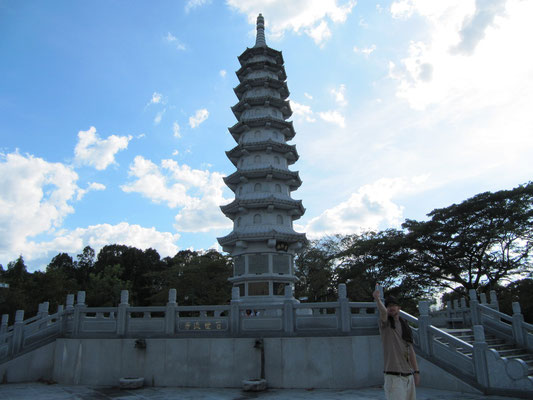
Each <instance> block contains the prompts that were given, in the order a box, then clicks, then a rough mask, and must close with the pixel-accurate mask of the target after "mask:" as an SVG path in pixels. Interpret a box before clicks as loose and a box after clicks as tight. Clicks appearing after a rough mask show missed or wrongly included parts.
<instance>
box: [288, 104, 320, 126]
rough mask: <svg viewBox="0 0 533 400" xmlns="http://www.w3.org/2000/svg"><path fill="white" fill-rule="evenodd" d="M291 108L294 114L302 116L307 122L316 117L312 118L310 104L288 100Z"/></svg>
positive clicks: (312, 120)
mask: <svg viewBox="0 0 533 400" xmlns="http://www.w3.org/2000/svg"><path fill="white" fill-rule="evenodd" d="M290 104H291V109H292V111H293V113H294V115H296V116H298V117H302V118H304V119H305V120H306V121H307V122H315V121H316V119H315V118H313V111H312V110H311V107H310V106H306V105H304V104H300V103H297V102H295V101H294V100H290Z"/></svg>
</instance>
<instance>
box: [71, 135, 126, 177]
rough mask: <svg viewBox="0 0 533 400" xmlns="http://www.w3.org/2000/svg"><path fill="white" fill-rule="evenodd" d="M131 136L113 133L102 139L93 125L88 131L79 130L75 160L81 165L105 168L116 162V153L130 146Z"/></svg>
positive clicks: (98, 168)
mask: <svg viewBox="0 0 533 400" xmlns="http://www.w3.org/2000/svg"><path fill="white" fill-rule="evenodd" d="M131 139H132V137H131V136H116V135H111V136H109V137H108V138H107V139H100V137H99V136H98V134H97V133H96V128H95V127H94V126H91V127H90V128H89V130H88V131H79V132H78V143H77V144H76V147H75V149H74V155H75V162H76V163H77V164H79V165H90V166H92V167H94V168H96V169H97V170H100V171H101V170H104V169H106V168H107V167H108V166H109V165H110V164H114V163H115V155H116V154H117V153H118V152H119V151H121V150H124V149H127V148H128V143H129V141H130V140H131Z"/></svg>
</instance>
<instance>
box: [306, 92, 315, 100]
mask: <svg viewBox="0 0 533 400" xmlns="http://www.w3.org/2000/svg"><path fill="white" fill-rule="evenodd" d="M304 96H305V97H307V98H308V99H309V100H313V96H311V95H310V94H309V93H307V92H304Z"/></svg>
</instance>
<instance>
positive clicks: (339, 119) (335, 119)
mask: <svg viewBox="0 0 533 400" xmlns="http://www.w3.org/2000/svg"><path fill="white" fill-rule="evenodd" d="M318 115H319V116H320V118H322V119H323V120H324V121H326V122H330V123H332V124H336V125H338V126H340V127H341V128H344V127H345V126H346V122H345V120H344V116H343V115H342V114H341V113H340V112H338V111H336V110H333V111H324V112H319V113H318Z"/></svg>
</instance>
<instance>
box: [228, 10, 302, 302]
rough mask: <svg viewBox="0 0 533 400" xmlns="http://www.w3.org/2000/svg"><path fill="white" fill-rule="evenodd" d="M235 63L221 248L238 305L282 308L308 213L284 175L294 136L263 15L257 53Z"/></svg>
mask: <svg viewBox="0 0 533 400" xmlns="http://www.w3.org/2000/svg"><path fill="white" fill-rule="evenodd" d="M238 59H239V63H240V65H241V68H240V69H239V70H238V71H237V72H236V74H237V77H238V79H239V84H238V85H237V87H235V88H234V91H235V94H236V95H237V98H238V100H239V102H238V103H237V104H236V105H235V106H233V107H232V108H231V110H232V111H233V113H234V114H235V117H236V118H237V121H238V122H237V123H236V124H235V125H234V126H232V127H231V128H229V132H230V133H231V135H232V136H233V138H234V139H235V142H237V145H236V146H235V147H234V148H233V149H231V150H229V151H227V152H226V155H227V156H228V158H229V159H230V161H231V162H232V163H233V164H234V165H235V167H236V168H237V170H236V171H235V172H234V173H233V174H231V175H229V176H227V177H226V178H224V182H225V184H226V185H227V186H228V187H229V188H230V189H231V190H232V191H233V192H234V193H235V200H233V201H232V202H231V203H230V204H227V205H224V206H222V207H221V209H222V212H223V213H224V214H225V215H226V217H228V218H229V219H231V220H232V221H233V231H232V232H231V233H230V234H229V235H227V236H224V237H221V238H218V242H219V244H220V245H221V246H222V248H223V250H224V251H226V252H228V253H229V254H230V256H231V257H232V259H233V276H232V277H231V278H229V280H230V281H231V282H232V283H233V287H234V288H235V287H236V288H238V289H239V294H240V298H241V301H243V302H246V303H252V304H253V303H267V302H279V301H281V300H282V299H283V298H284V294H285V287H286V286H287V285H291V286H293V285H294V282H295V281H296V280H297V278H296V277H295V275H294V255H295V253H296V252H297V251H298V250H300V249H301V248H302V247H303V245H304V244H305V243H306V241H307V239H306V237H305V234H304V233H298V232H295V231H294V229H293V221H294V220H297V219H298V218H300V217H301V216H302V215H303V214H304V212H305V209H304V207H303V206H302V202H301V200H294V199H293V198H292V197H291V192H292V191H294V190H296V189H298V188H299V187H300V185H301V184H302V181H301V179H300V177H299V175H298V172H296V171H291V170H289V166H290V165H292V164H294V163H295V162H296V161H297V160H298V153H297V152H296V147H295V146H294V145H289V144H287V141H289V140H291V139H292V138H293V137H294V135H295V131H294V128H293V124H292V122H291V121H287V119H288V118H290V116H291V115H292V110H291V107H290V105H289V102H288V100H287V98H288V97H289V89H288V88H287V83H286V79H287V76H286V74H285V68H284V66H283V56H282V54H281V52H280V51H277V50H274V49H272V48H270V47H268V46H267V44H266V41H265V28H264V19H263V16H262V15H261V14H259V16H258V17H257V37H256V42H255V46H254V47H252V48H247V49H246V50H245V51H244V52H243V53H242V54H241V55H240V56H239V57H238ZM289 293H291V292H289Z"/></svg>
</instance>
